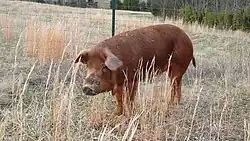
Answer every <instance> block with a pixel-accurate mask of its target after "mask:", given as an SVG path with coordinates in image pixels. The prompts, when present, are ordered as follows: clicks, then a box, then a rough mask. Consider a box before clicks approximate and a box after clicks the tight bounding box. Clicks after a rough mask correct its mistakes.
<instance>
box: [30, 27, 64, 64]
mask: <svg viewBox="0 0 250 141" xmlns="http://www.w3.org/2000/svg"><path fill="white" fill-rule="evenodd" d="M64 48H65V37H64V34H63V32H61V31H59V30H58V29H57V28H54V27H42V28H40V29H38V26H37V25H34V24H30V25H28V27H27V55H28V56H29V57H38V59H39V60H40V61H45V60H50V59H55V60H60V59H61V58H62V55H63V51H64Z"/></svg>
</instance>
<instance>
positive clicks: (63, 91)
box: [0, 0, 250, 141]
mask: <svg viewBox="0 0 250 141" xmlns="http://www.w3.org/2000/svg"><path fill="white" fill-rule="evenodd" d="M116 20H117V25H116V34H117V33H120V32H123V31H126V30H130V29H135V28H138V27H142V26H147V25H152V24H158V23H162V22H161V21H160V20H158V19H156V18H154V17H152V16H151V15H150V14H149V13H137V12H134V13H132V12H128V11H117V18H116ZM166 23H172V24H175V25H177V26H179V27H181V28H182V29H184V30H185V31H186V32H187V33H188V35H189V36H190V38H191V39H192V42H193V44H194V54H195V57H196V63H197V68H194V67H193V66H192V65H190V66H189V69H188V71H187V73H186V74H185V75H184V78H183V85H182V93H183V96H182V99H181V103H180V105H178V106H176V107H172V108H170V107H168V106H167V105H168V104H167V97H168V95H167V94H166V92H165V91H166V90H168V85H169V84H168V83H169V82H168V79H167V80H166V78H165V75H162V76H157V77H156V78H155V80H154V82H153V83H147V82H145V83H141V85H140V87H139V90H138V94H137V96H136V104H135V105H136V107H135V113H134V115H133V118H132V119H131V120H127V119H126V118H125V117H123V116H121V117H117V118H115V119H113V120H112V119H110V115H111V114H112V112H113V110H114V108H115V100H114V98H112V96H111V94H110V93H105V94H100V95H98V96H95V97H89V96H85V95H84V94H82V92H81V87H79V86H80V85H81V84H82V78H81V76H80V75H79V74H78V73H77V74H76V75H75V73H74V71H72V70H74V69H75V66H72V64H71V63H72V60H73V59H74V57H75V56H76V54H77V53H78V52H79V51H80V50H83V49H86V48H88V47H91V46H92V45H95V44H97V43H98V42H100V41H102V40H103V39H106V38H109V37H111V11H110V10H101V9H80V8H71V7H62V6H54V5H45V4H37V3H29V2H18V1H8V0H6V1H4V0H2V1H0V112H1V113H0V121H1V122H0V139H1V140H12V141H13V140H107V141H110V140H136V141H142V140H143V141H149V140H150V141H156V140H180V141H183V140H190V141H194V140H200V141H210V140H229V141H236V140H237V141H250V61H249V60H250V47H249V45H250V36H249V34H247V33H243V32H240V31H222V30H216V29H212V28H207V27H203V26H199V25H196V24H193V25H184V24H182V23H181V22H180V21H171V20H167V21H166ZM61 56H63V57H62V58H61ZM83 70H84V66H83ZM166 86H167V87H166Z"/></svg>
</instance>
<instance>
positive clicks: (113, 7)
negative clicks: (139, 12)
mask: <svg viewBox="0 0 250 141" xmlns="http://www.w3.org/2000/svg"><path fill="white" fill-rule="evenodd" d="M115 7H116V0H112V36H114V35H115Z"/></svg>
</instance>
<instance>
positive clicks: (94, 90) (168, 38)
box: [74, 24, 196, 116]
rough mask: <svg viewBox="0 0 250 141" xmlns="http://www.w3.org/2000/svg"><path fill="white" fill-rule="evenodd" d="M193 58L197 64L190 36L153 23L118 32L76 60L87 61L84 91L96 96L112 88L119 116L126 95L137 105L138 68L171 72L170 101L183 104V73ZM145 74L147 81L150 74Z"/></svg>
mask: <svg viewBox="0 0 250 141" xmlns="http://www.w3.org/2000/svg"><path fill="white" fill-rule="evenodd" d="M152 61H153V62H154V63H152ZM191 61H192V63H193V66H194V67H196V63H195V58H194V55H193V45H192V42H191V40H190V38H189V37H188V35H187V34H186V33H185V32H184V31H183V30H182V29H180V28H179V27H177V26H175V25H172V24H158V25H151V26H147V27H141V28H138V29H134V30H130V31H126V32H123V33H120V34H117V35H115V36H113V37H111V38H108V39H105V40H103V41H101V42H100V43H98V44H97V45H95V46H93V47H90V48H89V49H87V50H84V51H81V52H80V53H79V54H78V55H77V56H76V58H75V59H74V63H78V62H80V63H82V64H86V68H87V69H86V78H85V84H84V85H83V92H84V93H85V94H86V95H89V96H95V95H98V94H100V93H104V92H109V91H111V92H112V95H113V96H114V97H115V99H116V110H115V115H118V116H119V115H122V114H123V113H124V112H123V108H124V105H123V102H124V100H123V97H124V96H126V97H128V101H129V103H128V105H130V109H131V108H132V107H133V102H134V99H135V95H136V91H137V88H138V82H139V75H138V74H139V73H138V70H140V71H141V72H144V73H142V74H145V72H146V70H149V71H151V72H152V71H153V69H150V67H151V68H154V71H156V72H158V73H157V75H159V74H162V73H163V72H168V74H167V75H168V77H169V78H170V82H171V83H170V88H171V98H170V103H171V104H179V102H180V99H181V95H182V94H181V85H182V84H181V81H182V76H183V75H184V73H185V72H186V70H187V68H188V66H189V64H190V62H191ZM150 63H151V64H152V65H149V64H150ZM141 77H142V81H143V80H145V78H146V75H142V76H141ZM124 89H126V90H127V91H125V90H124Z"/></svg>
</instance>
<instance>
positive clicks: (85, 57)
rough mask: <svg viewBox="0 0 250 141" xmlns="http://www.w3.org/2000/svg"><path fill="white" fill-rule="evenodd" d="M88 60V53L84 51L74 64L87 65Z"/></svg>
mask: <svg viewBox="0 0 250 141" xmlns="http://www.w3.org/2000/svg"><path fill="white" fill-rule="evenodd" d="M87 60H88V52H87V51H83V52H81V53H79V54H78V56H77V57H76V59H75V61H74V63H78V62H82V63H83V64H86V63H87Z"/></svg>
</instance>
